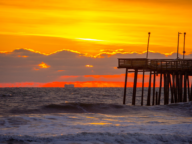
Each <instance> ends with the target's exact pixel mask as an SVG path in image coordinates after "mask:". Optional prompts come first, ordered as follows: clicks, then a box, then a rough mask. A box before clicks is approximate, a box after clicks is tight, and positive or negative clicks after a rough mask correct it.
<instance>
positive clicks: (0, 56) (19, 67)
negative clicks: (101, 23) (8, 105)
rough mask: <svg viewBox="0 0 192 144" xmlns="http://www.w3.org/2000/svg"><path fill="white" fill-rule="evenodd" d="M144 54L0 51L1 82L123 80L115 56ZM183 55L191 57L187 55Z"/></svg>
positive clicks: (123, 56)
mask: <svg viewBox="0 0 192 144" xmlns="http://www.w3.org/2000/svg"><path fill="white" fill-rule="evenodd" d="M145 57H146V54H137V53H133V54H120V53H118V54H114V55H106V54H102V55H101V56H100V57H98V58H94V57H87V56H85V55H82V54H78V53H74V52H70V51H60V52H57V53H54V54H51V55H48V56H46V55H43V54H39V53H35V52H31V51H28V50H25V49H17V50H15V51H13V52H11V53H0V60H1V61H0V83H16V82H17V83H21V82H36V83H48V82H53V81H57V82H75V81H79V82H86V81H109V82H110V81H113V82H118V81H119V82H123V81H124V72H125V70H124V69H117V68H116V67H117V66H118V60H117V58H145ZM180 57H182V56H181V55H180ZM185 57H186V58H192V54H191V55H186V56H185ZM149 58H151V59H158V58H159V59H165V58H166V59H175V58H176V54H175V53H174V54H172V55H170V56H167V57H166V56H165V55H163V54H160V53H149Z"/></svg>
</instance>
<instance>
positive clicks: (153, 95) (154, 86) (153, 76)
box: [152, 71, 156, 105]
mask: <svg viewBox="0 0 192 144" xmlns="http://www.w3.org/2000/svg"><path fill="white" fill-rule="evenodd" d="M155 78H156V77H155V71H154V74H153V103H152V105H154V103H155Z"/></svg>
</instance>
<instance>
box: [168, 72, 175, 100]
mask: <svg viewBox="0 0 192 144" xmlns="http://www.w3.org/2000/svg"><path fill="white" fill-rule="evenodd" d="M169 86H170V89H171V103H174V98H173V87H172V83H171V74H169Z"/></svg>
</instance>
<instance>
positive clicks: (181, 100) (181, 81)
mask: <svg viewBox="0 0 192 144" xmlns="http://www.w3.org/2000/svg"><path fill="white" fill-rule="evenodd" d="M179 89H180V102H183V75H182V74H181V73H180V87H179Z"/></svg>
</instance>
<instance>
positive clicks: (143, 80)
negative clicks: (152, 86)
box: [141, 70, 145, 105]
mask: <svg viewBox="0 0 192 144" xmlns="http://www.w3.org/2000/svg"><path fill="white" fill-rule="evenodd" d="M144 77H145V71H144V70H143V79H142V92H141V105H143V90H144V82H145V79H144Z"/></svg>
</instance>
